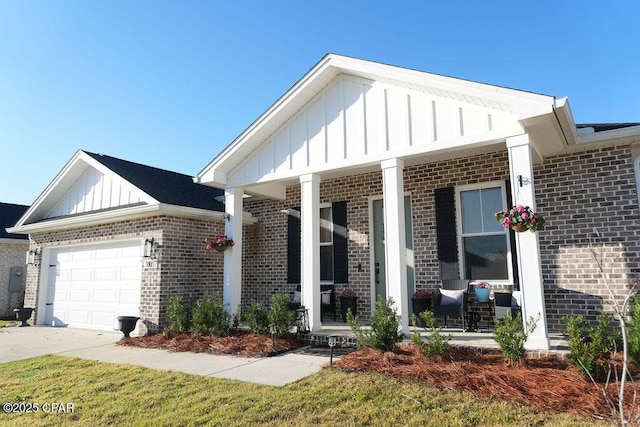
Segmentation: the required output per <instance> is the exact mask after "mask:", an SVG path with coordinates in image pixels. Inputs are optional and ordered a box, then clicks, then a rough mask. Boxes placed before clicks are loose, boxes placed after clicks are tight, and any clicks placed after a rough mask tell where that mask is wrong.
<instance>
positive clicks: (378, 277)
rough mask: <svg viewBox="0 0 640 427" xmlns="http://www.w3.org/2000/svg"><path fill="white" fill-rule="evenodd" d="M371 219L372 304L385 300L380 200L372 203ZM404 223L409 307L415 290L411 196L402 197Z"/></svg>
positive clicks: (385, 283) (383, 237)
mask: <svg viewBox="0 0 640 427" xmlns="http://www.w3.org/2000/svg"><path fill="white" fill-rule="evenodd" d="M371 217H372V218H371V219H372V223H373V232H372V235H373V245H372V246H373V257H372V258H373V266H372V271H373V272H374V274H373V280H374V284H373V286H372V288H373V290H374V291H375V293H374V295H373V303H374V304H375V300H376V299H377V298H378V297H380V296H382V297H383V298H387V281H386V277H387V274H386V261H385V244H384V242H385V240H384V239H385V236H384V202H383V201H382V199H375V200H373V203H372V213H371ZM404 221H405V239H406V242H407V243H406V244H407V252H406V255H407V297H408V299H409V301H408V304H409V307H411V296H412V295H413V291H414V290H415V268H414V257H413V223H412V221H411V196H405V197H404Z"/></svg>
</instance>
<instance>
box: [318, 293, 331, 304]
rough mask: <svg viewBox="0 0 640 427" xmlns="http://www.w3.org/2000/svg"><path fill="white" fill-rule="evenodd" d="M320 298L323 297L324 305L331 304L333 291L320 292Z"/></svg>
mask: <svg viewBox="0 0 640 427" xmlns="http://www.w3.org/2000/svg"><path fill="white" fill-rule="evenodd" d="M320 296H321V297H322V303H323V304H325V305H329V304H331V291H330V290H329V291H322V292H320Z"/></svg>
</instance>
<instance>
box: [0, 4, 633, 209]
mask: <svg viewBox="0 0 640 427" xmlns="http://www.w3.org/2000/svg"><path fill="white" fill-rule="evenodd" d="M639 5H640V3H638V2H637V0H627V1H620V2H613V3H612V2H604V1H601V0H600V1H591V0H587V1H561V0H554V1H550V0H540V1H535V2H514V1H486V2H477V1H448V2H445V1H427V0H422V1H417V0H416V1H403V0H396V1H392V2H391V1H360V0H322V1H309V0H297V1H268V0H262V1H251V2H249V1H241V0H238V1H235V0H234V1H224V2H223V1H213V0H208V1H193V0H181V1H157V0H156V1H150V0H136V1H87V0H81V1H80V0H64V1H62V0H57V1H55V0H49V1H32V0H10V1H7V0H0V147H1V149H2V154H1V156H2V165H1V167H0V201H2V202H9V203H22V204H31V203H32V202H33V201H35V199H36V198H37V197H38V196H39V194H40V193H41V192H42V191H43V190H44V189H45V187H46V186H47V185H48V184H49V183H50V182H51V180H52V179H53V178H54V177H55V176H56V174H57V173H58V172H59V171H60V170H61V169H62V167H63V166H64V165H65V163H66V162H67V161H68V160H69V159H70V158H71V156H72V155H73V154H74V153H75V152H76V151H77V150H78V149H84V150H87V151H92V152H98V153H103V154H108V155H111V156H115V157H119V158H123V159H126V160H130V161H135V162H139V163H144V164H148V165H151V166H156V167H160V168H164V169H169V170H174V171H177V172H182V173H187V174H192V175H195V174H197V173H198V172H199V171H200V170H201V169H202V168H203V167H204V166H205V165H206V164H207V163H208V162H209V161H210V160H211V159H213V158H214V157H215V156H216V155H217V154H218V153H219V152H220V150H221V149H222V148H223V147H225V146H226V145H227V144H228V143H229V142H231V141H232V140H233V139H234V138H235V137H236V136H237V135H238V134H239V133H240V132H242V131H243V130H244V129H245V128H246V127H247V126H249V125H250V124H251V122H253V120H254V119H256V118H257V117H258V116H259V115H260V114H261V113H262V112H263V111H264V110H265V109H266V108H268V107H269V106H270V105H271V104H272V103H273V102H274V101H275V100H276V99H277V98H278V97H279V96H280V95H282V94H283V93H284V92H285V91H286V90H287V89H288V88H289V87H291V85H292V84H294V83H295V82H296V81H297V80H298V79H299V78H300V77H301V76H302V75H303V74H304V73H305V72H306V71H308V70H309V69H310V68H311V67H312V66H313V65H314V64H315V63H316V62H317V61H318V60H320V59H321V58H322V57H323V56H324V55H325V54H326V53H328V52H333V53H339V54H343V55H349V56H355V57H358V58H362V59H369V60H373V61H378V62H383V63H388V64H393V65H398V66H403V67H408V68H414V69H419V70H423V71H428V72H433V73H439V74H445V75H449V76H453V77H461V78H465V79H470V80H475V81H479V82H484V83H490V84H496V85H501V86H508V87H512V88H516V89H523V90H527V91H532V92H539V93H544V94H547V95H553V96H557V97H562V96H568V97H569V100H570V103H571V106H572V109H573V113H574V117H575V119H576V121H577V122H578V123H587V122H599V123H605V122H625V121H626V122H630V121H636V122H640V81H639V77H640V64H639V62H640V55H639V54H640V43H639V42H640V25H638V16H640V13H639V12H640V6H639Z"/></svg>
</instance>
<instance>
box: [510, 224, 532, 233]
mask: <svg viewBox="0 0 640 427" xmlns="http://www.w3.org/2000/svg"><path fill="white" fill-rule="evenodd" d="M509 227H511V229H512V230H513V231H515V232H516V233H522V232H525V231H527V230H528V228H527V226H526V225H524V224H513V225H510V226H509Z"/></svg>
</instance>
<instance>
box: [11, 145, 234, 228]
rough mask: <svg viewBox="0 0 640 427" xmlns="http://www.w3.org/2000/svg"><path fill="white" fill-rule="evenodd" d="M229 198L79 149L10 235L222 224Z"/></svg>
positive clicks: (184, 178)
mask: <svg viewBox="0 0 640 427" xmlns="http://www.w3.org/2000/svg"><path fill="white" fill-rule="evenodd" d="M223 195H224V191H223V190H220V189H218V188H213V187H209V186H205V185H201V184H197V183H195V182H194V180H193V177H192V176H190V175H185V174H182V173H177V172H172V171H167V170H164V169H158V168H154V167H152V166H147V165H142V164H139V163H134V162H129V161H127V160H122V159H118V158H115V157H111V156H105V155H102V154H96V153H90V152H86V151H82V150H79V151H78V152H76V154H75V155H74V156H73V157H72V158H71V160H69V162H68V163H67V164H66V165H65V166H64V168H63V169H62V170H61V171H60V173H58V175H57V176H56V177H55V179H54V180H53V181H52V182H51V183H50V184H49V185H48V186H47V188H46V189H45V190H44V191H43V192H42V194H41V195H40V196H39V197H38V199H36V201H35V202H34V203H33V205H32V206H31V207H30V208H29V209H28V210H27V211H26V213H24V215H22V217H21V218H20V219H19V221H18V222H17V223H16V224H15V227H13V228H12V229H11V230H10V231H11V232H14V233H31V232H35V231H50V230H58V229H62V228H73V227H78V226H89V225H95V224H101V223H105V222H112V221H119V220H123V219H130V218H136V217H146V216H152V215H177V216H185V217H197V218H206V219H222V218H223V217H224V204H223V203H221V202H220V201H219V200H220V198H221V197H222V196H223ZM245 216H246V215H245Z"/></svg>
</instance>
